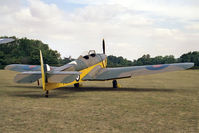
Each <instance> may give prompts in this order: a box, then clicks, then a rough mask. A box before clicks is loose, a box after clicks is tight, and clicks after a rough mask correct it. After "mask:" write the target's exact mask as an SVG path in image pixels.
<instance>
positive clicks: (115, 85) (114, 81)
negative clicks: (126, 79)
mask: <svg viewBox="0 0 199 133" xmlns="http://www.w3.org/2000/svg"><path fill="white" fill-rule="evenodd" d="M112 83H113V88H117V87H118V85H117V80H113V82H112Z"/></svg>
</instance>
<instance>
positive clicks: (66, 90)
mask: <svg viewBox="0 0 199 133" xmlns="http://www.w3.org/2000/svg"><path fill="white" fill-rule="evenodd" d="M10 87H13V88H16V87H18V88H30V89H33V88H34V89H35V88H38V89H41V87H34V86H10ZM102 91H110V92H111V91H112V92H117V91H118V92H132V93H133V92H139V93H141V92H164V93H172V92H176V91H183V90H182V89H161V88H160V89H154V88H111V87H80V88H73V87H62V88H58V89H56V90H55V91H51V93H50V96H49V98H75V97H84V96H75V95H73V96H71V95H67V94H72V93H76V92H102ZM10 95H12V96H17V97H29V98H45V97H44V94H41V91H38V90H35V91H30V90H27V91H13V92H11V93H10Z"/></svg>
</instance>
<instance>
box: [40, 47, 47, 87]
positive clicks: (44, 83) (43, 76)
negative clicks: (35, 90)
mask: <svg viewBox="0 0 199 133" xmlns="http://www.w3.org/2000/svg"><path fill="white" fill-rule="evenodd" d="M40 63H41V77H42V86H43V90H44V91H45V90H46V79H45V78H46V76H45V72H44V63H43V57H42V52H41V50H40Z"/></svg>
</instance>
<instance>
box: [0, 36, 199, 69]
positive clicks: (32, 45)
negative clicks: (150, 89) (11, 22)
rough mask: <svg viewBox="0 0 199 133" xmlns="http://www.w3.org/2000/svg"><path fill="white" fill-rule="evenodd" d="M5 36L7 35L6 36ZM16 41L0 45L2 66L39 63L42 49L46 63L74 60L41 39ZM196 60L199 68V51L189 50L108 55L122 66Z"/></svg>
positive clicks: (114, 63)
mask: <svg viewBox="0 0 199 133" xmlns="http://www.w3.org/2000/svg"><path fill="white" fill-rule="evenodd" d="M4 38H5V37H4ZM12 38H14V39H15V40H16V41H14V42H11V43H8V44H1V45H0V68H1V69H2V68H4V66H6V65H8V64H32V65H39V64H40V57H39V50H42V54H43V59H44V62H45V63H46V64H49V65H51V66H61V65H64V64H66V63H69V62H70V61H72V60H74V59H72V58H70V57H68V58H67V57H64V58H61V55H60V53H59V52H58V51H56V50H52V49H50V48H49V46H48V44H44V43H43V42H42V41H40V40H32V39H27V38H21V39H18V38H16V37H12ZM180 62H194V63H195V68H199V51H194V52H188V53H185V54H183V55H181V56H180V58H175V57H174V56H173V55H168V56H156V57H151V56H150V55H149V54H146V55H143V56H142V57H140V58H138V59H137V60H133V61H131V60H127V59H126V58H123V57H121V56H119V57H116V56H113V55H110V56H108V64H107V66H108V67H122V66H140V65H154V64H166V63H180Z"/></svg>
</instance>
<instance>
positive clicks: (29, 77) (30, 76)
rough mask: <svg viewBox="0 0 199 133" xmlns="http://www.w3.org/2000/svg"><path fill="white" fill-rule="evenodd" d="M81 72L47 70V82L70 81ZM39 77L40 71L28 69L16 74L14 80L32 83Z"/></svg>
mask: <svg viewBox="0 0 199 133" xmlns="http://www.w3.org/2000/svg"><path fill="white" fill-rule="evenodd" d="M80 74H81V72H76V71H68V72H56V71H55V72H48V73H47V81H48V82H49V83H70V82H72V81H74V80H76V79H77V78H78V77H79V75H80ZM40 78H41V71H28V72H22V73H19V74H17V75H16V77H15V79H14V80H15V82H17V83H33V82H35V81H37V80H39V79H40Z"/></svg>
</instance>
